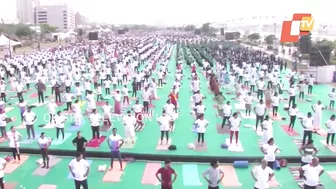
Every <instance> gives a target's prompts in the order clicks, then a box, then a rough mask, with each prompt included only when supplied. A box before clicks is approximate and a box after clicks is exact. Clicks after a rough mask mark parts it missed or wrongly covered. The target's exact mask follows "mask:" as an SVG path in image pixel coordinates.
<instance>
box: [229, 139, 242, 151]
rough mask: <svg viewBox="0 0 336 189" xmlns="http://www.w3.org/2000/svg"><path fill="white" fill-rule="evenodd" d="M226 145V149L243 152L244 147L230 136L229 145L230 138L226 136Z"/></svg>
mask: <svg viewBox="0 0 336 189" xmlns="http://www.w3.org/2000/svg"><path fill="white" fill-rule="evenodd" d="M225 143H226V145H228V146H229V148H228V150H229V151H231V152H244V148H243V146H242V144H241V143H240V141H239V140H238V145H237V144H236V139H235V138H234V137H233V138H232V145H230V139H229V138H226V139H225Z"/></svg>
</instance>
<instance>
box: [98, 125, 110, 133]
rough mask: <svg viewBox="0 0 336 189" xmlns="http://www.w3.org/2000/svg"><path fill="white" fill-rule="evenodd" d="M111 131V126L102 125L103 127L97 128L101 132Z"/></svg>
mask: <svg viewBox="0 0 336 189" xmlns="http://www.w3.org/2000/svg"><path fill="white" fill-rule="evenodd" d="M111 129H112V125H103V126H101V127H99V130H100V131H102V132H107V131H109V130H111Z"/></svg>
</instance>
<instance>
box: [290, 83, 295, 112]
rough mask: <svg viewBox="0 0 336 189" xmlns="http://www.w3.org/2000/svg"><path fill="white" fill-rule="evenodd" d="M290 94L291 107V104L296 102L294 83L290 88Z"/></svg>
mask: <svg viewBox="0 0 336 189" xmlns="http://www.w3.org/2000/svg"><path fill="white" fill-rule="evenodd" d="M288 95H289V100H288V107H291V105H294V104H295V96H296V89H295V86H294V85H291V86H290V88H289V89H288Z"/></svg>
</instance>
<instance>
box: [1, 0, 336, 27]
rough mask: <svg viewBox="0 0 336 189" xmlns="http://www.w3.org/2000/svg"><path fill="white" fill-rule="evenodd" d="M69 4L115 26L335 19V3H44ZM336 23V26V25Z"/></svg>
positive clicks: (7, 8) (7, 9)
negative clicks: (295, 15) (302, 17)
mask: <svg viewBox="0 0 336 189" xmlns="http://www.w3.org/2000/svg"><path fill="white" fill-rule="evenodd" d="M41 2H42V4H43V3H46V2H48V3H52V2H67V3H68V4H69V5H70V6H72V7H73V8H74V9H75V10H76V11H79V12H81V13H82V14H83V15H85V16H87V17H88V18H89V19H90V20H92V21H100V22H107V23H114V24H122V23H125V24H141V23H144V24H167V25H180V24H187V23H193V24H195V23H204V22H221V23H224V22H225V21H226V20H231V19H237V18H248V17H253V16H276V17H278V18H279V19H280V20H282V19H283V18H284V17H291V16H292V14H293V13H312V14H313V16H314V18H315V20H316V21H317V22H322V23H324V24H325V23H329V22H331V21H333V19H334V18H336V11H335V10H334V5H335V2H334V1H332V0H319V1H316V0H314V1H313V0H277V1H275V0H169V1H168V0H61V1H60V0H41ZM15 4H16V0H0V18H6V19H13V18H15V17H16V8H15V6H16V5H15ZM335 23H336V22H335Z"/></svg>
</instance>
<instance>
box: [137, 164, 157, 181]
mask: <svg viewBox="0 0 336 189" xmlns="http://www.w3.org/2000/svg"><path fill="white" fill-rule="evenodd" d="M160 168H161V163H147V164H146V167H145V170H144V172H143V176H142V180H141V183H142V184H144V185H159V184H160V182H159V180H158V179H157V178H156V176H155V173H156V172H157V171H158V170H159V169H160Z"/></svg>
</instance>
